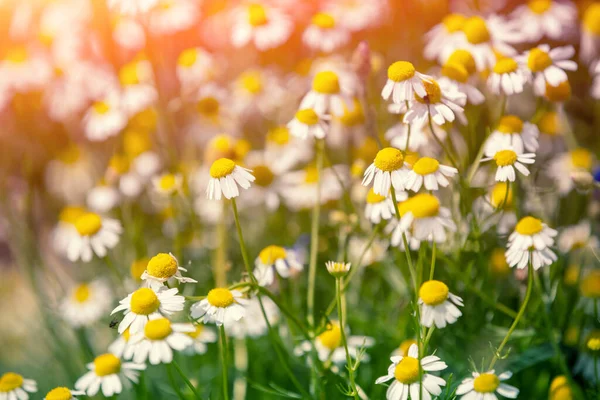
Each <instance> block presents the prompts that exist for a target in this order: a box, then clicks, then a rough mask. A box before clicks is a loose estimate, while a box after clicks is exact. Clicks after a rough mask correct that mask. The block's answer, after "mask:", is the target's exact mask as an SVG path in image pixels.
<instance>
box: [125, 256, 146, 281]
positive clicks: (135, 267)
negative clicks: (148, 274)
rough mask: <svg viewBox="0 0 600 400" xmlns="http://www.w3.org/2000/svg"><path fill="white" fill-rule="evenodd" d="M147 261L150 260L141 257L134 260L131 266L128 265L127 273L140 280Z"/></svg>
mask: <svg viewBox="0 0 600 400" xmlns="http://www.w3.org/2000/svg"><path fill="white" fill-rule="evenodd" d="M148 261H150V260H149V259H148V258H141V259H139V260H135V261H133V262H132V263H131V266H130V267H129V273H130V275H131V277H132V278H133V279H134V280H135V281H137V282H141V281H142V274H143V273H144V271H145V270H146V266H147V265H148Z"/></svg>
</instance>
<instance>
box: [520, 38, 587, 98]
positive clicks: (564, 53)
mask: <svg viewBox="0 0 600 400" xmlns="http://www.w3.org/2000/svg"><path fill="white" fill-rule="evenodd" d="M574 54H575V49H574V48H573V46H564V47H555V48H554V49H550V46H549V45H547V44H540V45H539V46H538V47H535V48H533V49H531V50H529V51H526V52H525V53H524V54H523V55H522V56H519V57H517V60H518V61H519V62H520V63H521V64H523V65H527V69H528V70H529V72H530V74H531V78H532V81H533V89H534V91H535V94H536V95H538V96H542V95H543V94H545V93H546V85H550V86H553V87H557V86H558V85H560V84H561V83H563V82H565V81H567V80H568V79H569V78H568V76H567V73H566V72H565V71H576V70H577V63H576V62H575V61H573V60H571V58H572V57H573V55H574Z"/></svg>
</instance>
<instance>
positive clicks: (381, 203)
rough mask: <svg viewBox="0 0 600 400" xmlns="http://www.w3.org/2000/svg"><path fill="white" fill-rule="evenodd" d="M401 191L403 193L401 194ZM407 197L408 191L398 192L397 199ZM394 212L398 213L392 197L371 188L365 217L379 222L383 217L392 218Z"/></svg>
mask: <svg viewBox="0 0 600 400" xmlns="http://www.w3.org/2000/svg"><path fill="white" fill-rule="evenodd" d="M399 193H401V194H402V195H401V196H399V195H398V194H399ZM399 197H400V198H399ZM406 197H408V194H407V193H406V192H396V199H398V200H399V201H402V200H404V199H406ZM400 199H401V200H400ZM394 214H396V212H395V210H394V202H393V201H392V199H391V197H390V196H382V195H379V194H376V193H375V191H374V190H373V188H370V189H369V192H368V193H367V199H366V205H365V217H367V219H368V220H369V221H371V222H372V223H374V224H378V223H380V222H381V220H382V219H385V220H388V219H391V218H392V216H393V215H394Z"/></svg>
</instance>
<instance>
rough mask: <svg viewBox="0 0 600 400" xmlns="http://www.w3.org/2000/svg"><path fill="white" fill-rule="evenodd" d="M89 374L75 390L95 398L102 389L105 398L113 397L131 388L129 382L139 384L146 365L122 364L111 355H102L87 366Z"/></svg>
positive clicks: (79, 382)
mask: <svg viewBox="0 0 600 400" xmlns="http://www.w3.org/2000/svg"><path fill="white" fill-rule="evenodd" d="M87 368H88V369H89V372H87V373H86V374H85V375H83V376H82V377H81V378H79V379H78V380H77V382H75V389H77V390H81V391H84V392H85V394H86V395H87V396H95V395H96V393H98V392H99V391H100V389H102V394H103V395H104V397H111V396H113V395H115V394H119V393H121V392H122V391H123V387H126V388H127V387H129V386H130V383H129V381H131V382H133V383H137V382H138V377H139V374H140V373H139V371H143V370H145V369H146V366H145V365H144V364H136V363H132V362H125V363H122V362H121V360H120V359H119V358H118V357H117V356H115V355H114V354H111V353H106V354H101V355H99V356H98V357H96V358H95V359H94V362H91V363H89V364H88V365H87Z"/></svg>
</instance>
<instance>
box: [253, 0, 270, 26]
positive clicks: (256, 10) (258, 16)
mask: <svg viewBox="0 0 600 400" xmlns="http://www.w3.org/2000/svg"><path fill="white" fill-rule="evenodd" d="M267 22H269V20H268V18H267V12H266V10H265V8H264V7H263V6H262V5H260V4H250V5H249V6H248V23H249V24H250V25H252V26H261V25H265V24H266V23H267Z"/></svg>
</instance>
